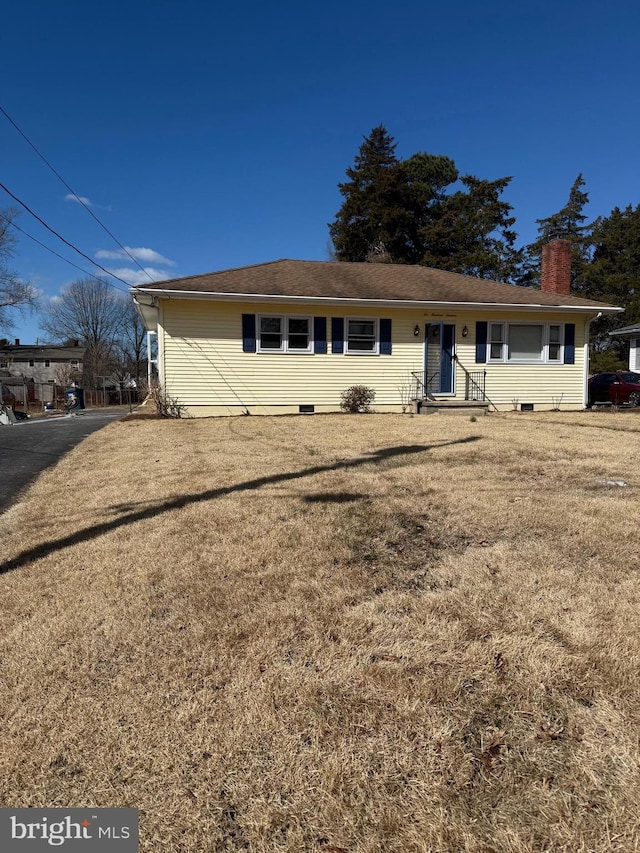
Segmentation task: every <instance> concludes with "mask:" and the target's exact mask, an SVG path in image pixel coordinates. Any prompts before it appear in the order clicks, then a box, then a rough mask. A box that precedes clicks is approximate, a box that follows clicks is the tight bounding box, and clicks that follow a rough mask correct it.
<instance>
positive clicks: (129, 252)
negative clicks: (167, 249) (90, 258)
mask: <svg viewBox="0 0 640 853" xmlns="http://www.w3.org/2000/svg"><path fill="white" fill-rule="evenodd" d="M96 258H108V259H110V260H127V259H131V258H135V260H136V261H143V262H144V263H147V264H160V265H161V266H165V267H175V265H176V264H175V261H172V260H170V259H169V258H165V256H164V255H161V254H160V252H156V251H155V249H147V248H145V247H144V246H139V247H137V248H134V247H132V246H125V247H124V251H122V250H118V251H110V250H109V249H98V251H97V252H96Z"/></svg>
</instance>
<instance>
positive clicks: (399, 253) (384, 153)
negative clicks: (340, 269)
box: [329, 125, 458, 264]
mask: <svg viewBox="0 0 640 853" xmlns="http://www.w3.org/2000/svg"><path fill="white" fill-rule="evenodd" d="M395 148H396V143H395V142H394V140H393V137H392V136H390V135H389V134H388V132H387V130H386V128H385V127H384V126H383V125H380V126H379V127H374V129H373V130H372V131H371V133H370V134H369V136H368V137H366V138H365V140H364V143H363V144H362V145H361V146H360V150H359V153H358V154H357V156H356V158H355V162H354V165H353V166H352V167H350V168H348V169H347V172H346V174H347V178H349V181H348V182H346V183H343V184H339V185H338V187H339V189H340V192H341V193H342V195H343V196H344V201H343V203H342V207H341V208H340V210H339V211H338V213H337V215H336V219H335V221H334V222H333V223H331V224H330V225H329V233H330V236H331V240H332V242H333V247H334V256H335V258H336V259H337V260H339V261H373V262H378V263H379V262H386V263H404V264H417V263H420V260H421V257H422V255H423V254H424V245H423V242H422V237H421V230H422V228H423V227H424V225H425V223H426V222H427V221H428V220H429V217H430V216H431V214H432V210H433V209H434V206H435V205H437V203H438V202H439V201H440V200H441V199H442V198H443V193H444V189H445V188H446V187H447V186H449V185H450V184H452V183H453V182H454V181H455V180H456V179H457V177H458V171H457V169H456V167H455V163H454V162H453V160H451V159H449V157H444V156H440V155H434V154H425V153H422V152H419V153H417V154H414V155H413V156H411V157H409V158H408V159H406V160H398V158H397V157H396V155H395Z"/></svg>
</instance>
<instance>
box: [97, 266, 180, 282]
mask: <svg viewBox="0 0 640 853" xmlns="http://www.w3.org/2000/svg"><path fill="white" fill-rule="evenodd" d="M109 272H111V273H113V275H116V276H118V278H121V279H122V280H123V281H126V282H127V284H148V283H149V281H151V280H153V281H162V279H163V278H166V277H167V273H166V270H156V269H154V268H153V267H144V271H143V270H134V269H130V268H129V267H121V268H120V269H116V270H109Z"/></svg>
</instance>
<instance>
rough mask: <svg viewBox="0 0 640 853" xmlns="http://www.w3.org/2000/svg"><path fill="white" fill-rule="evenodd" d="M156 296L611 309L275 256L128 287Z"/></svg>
mask: <svg viewBox="0 0 640 853" xmlns="http://www.w3.org/2000/svg"><path fill="white" fill-rule="evenodd" d="M136 291H145V292H148V293H158V294H161V293H162V292H163V291H167V292H171V293H180V292H182V293H185V294H187V293H211V294H229V295H231V294H239V295H245V296H248V295H251V296H265V297H266V296H279V297H286V296H294V297H306V298H319V299H358V300H360V299H362V300H384V301H391V302H394V301H398V302H451V303H469V304H473V303H476V304H477V303H482V304H495V305H505V304H506V305H543V306H549V307H552V306H554V305H557V306H560V305H566V306H571V307H575V308H579V307H584V308H588V307H593V308H596V309H611V308H612V307H613V306H611V305H606V304H605V303H603V302H596V301H594V300H592V299H582V298H580V297H576V296H558V295H557V294H555V293H543V292H542V291H540V290H532V289H530V288H526V287H518V286H517V285H513V284H504V283H503V282H497V281H487V280H486V279H480V278H472V277H470V276H466V275H459V274H458V273H453V272H445V271H444V270H436V269H431V268H430V267H422V266H405V265H401V264H366V263H345V262H338V261H293V260H280V261H271V262H270V263H265V264H257V265H255V266H248V267H238V268H236V269H230V270H221V271H220V272H211V273H205V274H204V275H192V276H188V277H187V278H174V279H169V280H168V281H158V282H155V283H154V284H148V285H147V284H145V285H141V286H139V287H137V288H133V292H134V293H135V292H136Z"/></svg>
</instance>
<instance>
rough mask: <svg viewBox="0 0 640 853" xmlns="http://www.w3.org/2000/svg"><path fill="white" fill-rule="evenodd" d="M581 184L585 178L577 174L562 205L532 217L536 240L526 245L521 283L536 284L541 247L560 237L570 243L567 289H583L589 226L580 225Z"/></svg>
mask: <svg viewBox="0 0 640 853" xmlns="http://www.w3.org/2000/svg"><path fill="white" fill-rule="evenodd" d="M584 186H585V181H584V179H583V177H582V173H580V174H579V175H578V177H577V178H576V179H575V181H574V182H573V185H572V186H571V189H570V190H569V198H568V200H567V203H566V204H565V205H564V207H562V208H561V209H560V210H559V211H558V212H557V213H552V214H551V216H547V217H544V218H543V219H536V222H537V223H538V239H537V240H536V241H535V242H533V243H531V244H530V245H529V246H528V247H527V250H526V252H527V268H528V271H527V274H526V275H525V276H524V277H523V279H522V280H521V281H520V283H521V284H529V285H533V286H539V283H540V263H541V258H542V248H543V246H544V245H545V244H546V243H550V242H552V241H553V240H558V239H562V240H568V241H569V242H570V243H571V244H572V247H571V289H572V291H575V292H577V293H581V292H582V291H583V289H584V288H583V283H582V280H583V277H584V270H585V266H586V264H587V263H588V262H589V249H590V245H591V227H590V226H589V225H585V224H584V223H585V222H586V221H587V217H586V215H585V214H584V213H583V210H584V207H585V205H586V204H588V203H589V193H587V192H584V191H583V190H582V189H581V188H582V187H584Z"/></svg>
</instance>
